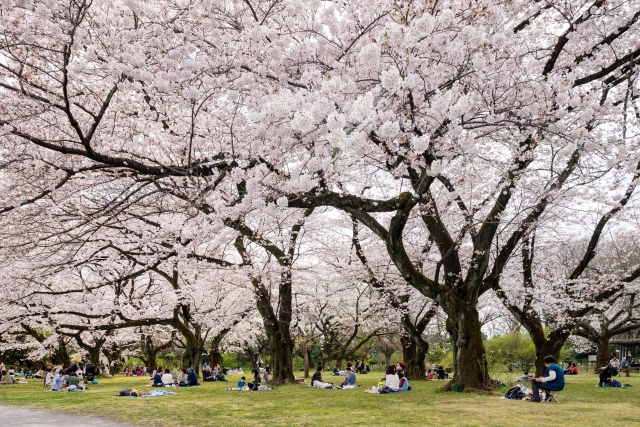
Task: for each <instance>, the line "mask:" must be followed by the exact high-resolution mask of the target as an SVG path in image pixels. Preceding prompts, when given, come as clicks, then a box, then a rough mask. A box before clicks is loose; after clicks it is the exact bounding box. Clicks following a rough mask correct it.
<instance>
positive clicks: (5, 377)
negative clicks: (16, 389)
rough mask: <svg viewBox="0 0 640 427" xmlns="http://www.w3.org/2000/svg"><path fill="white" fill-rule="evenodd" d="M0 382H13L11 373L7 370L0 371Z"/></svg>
mask: <svg viewBox="0 0 640 427" xmlns="http://www.w3.org/2000/svg"><path fill="white" fill-rule="evenodd" d="M0 384H13V379H11V375H9V374H8V373H7V371H2V378H0Z"/></svg>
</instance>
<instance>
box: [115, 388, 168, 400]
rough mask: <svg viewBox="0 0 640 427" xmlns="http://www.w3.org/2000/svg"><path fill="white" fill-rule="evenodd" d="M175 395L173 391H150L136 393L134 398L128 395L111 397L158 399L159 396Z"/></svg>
mask: <svg viewBox="0 0 640 427" xmlns="http://www.w3.org/2000/svg"><path fill="white" fill-rule="evenodd" d="M175 395H176V393H175V392H173V391H166V390H150V391H145V392H140V393H138V394H137V395H136V396H130V395H124V396H123V395H120V394H114V395H113V396H118V397H133V398H136V399H137V398H139V397H160V396H175Z"/></svg>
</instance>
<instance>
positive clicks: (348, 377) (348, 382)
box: [340, 368, 356, 388]
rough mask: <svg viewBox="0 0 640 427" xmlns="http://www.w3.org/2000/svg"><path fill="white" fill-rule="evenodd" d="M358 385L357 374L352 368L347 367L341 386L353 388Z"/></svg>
mask: <svg viewBox="0 0 640 427" xmlns="http://www.w3.org/2000/svg"><path fill="white" fill-rule="evenodd" d="M355 386H356V374H354V373H353V371H352V370H351V368H347V370H346V371H344V382H343V383H342V384H340V387H348V388H352V387H355Z"/></svg>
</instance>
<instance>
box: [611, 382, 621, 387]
mask: <svg viewBox="0 0 640 427" xmlns="http://www.w3.org/2000/svg"><path fill="white" fill-rule="evenodd" d="M610 386H611V387H622V384H620V383H619V382H618V381H616V380H611V384H610Z"/></svg>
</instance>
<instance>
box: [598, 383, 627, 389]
mask: <svg viewBox="0 0 640 427" xmlns="http://www.w3.org/2000/svg"><path fill="white" fill-rule="evenodd" d="M627 387H631V386H630V385H629V384H625V385H623V386H620V387H611V386H610V385H600V384H598V385H596V388H627Z"/></svg>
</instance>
